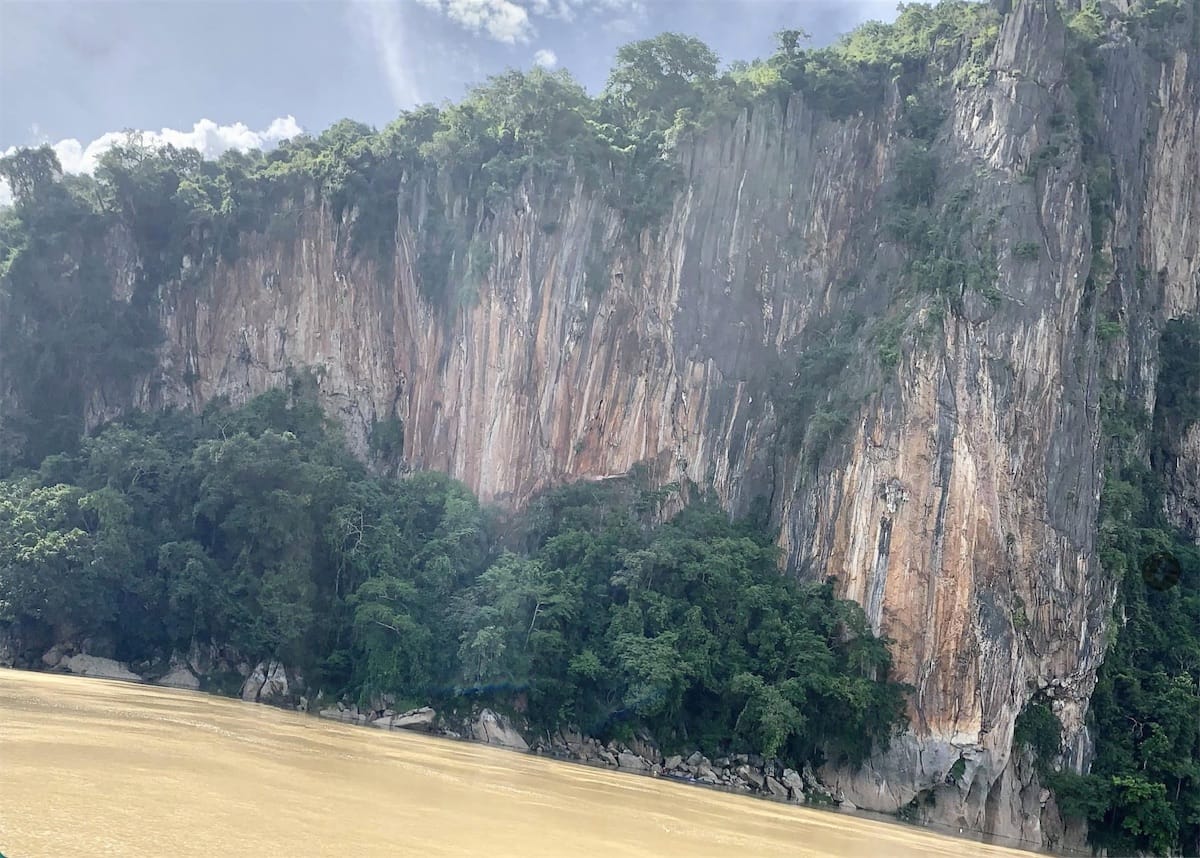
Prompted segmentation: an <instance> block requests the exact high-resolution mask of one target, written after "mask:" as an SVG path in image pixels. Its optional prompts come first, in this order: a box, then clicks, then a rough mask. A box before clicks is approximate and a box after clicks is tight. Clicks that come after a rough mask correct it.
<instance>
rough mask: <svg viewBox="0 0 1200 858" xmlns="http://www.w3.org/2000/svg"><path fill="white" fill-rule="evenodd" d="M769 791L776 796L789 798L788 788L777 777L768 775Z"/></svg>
mask: <svg viewBox="0 0 1200 858" xmlns="http://www.w3.org/2000/svg"><path fill="white" fill-rule="evenodd" d="M766 787H767V793H768V794H769V795H773V796H774V797H775V798H787V797H788V788H787V787H785V786H784V785H783V784H781V783H780V782H779V781H777V780H775V778H772V777H768V778H767V779H766Z"/></svg>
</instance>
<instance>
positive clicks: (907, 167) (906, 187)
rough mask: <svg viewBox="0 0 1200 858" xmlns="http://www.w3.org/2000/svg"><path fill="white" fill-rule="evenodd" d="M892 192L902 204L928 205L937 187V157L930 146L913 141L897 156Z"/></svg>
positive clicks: (911, 205)
mask: <svg viewBox="0 0 1200 858" xmlns="http://www.w3.org/2000/svg"><path fill="white" fill-rule="evenodd" d="M894 169H895V173H894V176H893V189H892V194H893V197H894V199H895V200H896V201H897V202H898V203H899V204H900V205H902V206H908V207H916V206H928V205H930V204H931V203H932V202H933V194H934V191H935V190H936V189H937V159H936V158H935V157H934V155H933V153H932V152H930V151H929V148H928V147H927V146H925V145H924V144H921V143H912V144H909V145H907V146H905V147H903V148H902V149H901V150H900V154H899V155H897V156H896V163H895V168H894Z"/></svg>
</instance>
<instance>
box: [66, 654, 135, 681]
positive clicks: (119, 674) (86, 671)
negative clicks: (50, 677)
mask: <svg viewBox="0 0 1200 858" xmlns="http://www.w3.org/2000/svg"><path fill="white" fill-rule="evenodd" d="M58 666H59V667H65V668H66V669H67V670H69V671H71V673H78V674H79V675H80V676H98V677H101V678H103V679H124V680H127V681H129V682H142V681H143V680H142V677H140V676H138V675H137V674H136V673H134V672H133V671H132V670H130V669H129V668H128V667H127V666H126V665H124V664H121V662H119V661H113V660H112V659H111V658H100V657H98V656H94V655H72V656H68V657H67V658H64V659H63V660H62V661H60V662H59V663H58Z"/></svg>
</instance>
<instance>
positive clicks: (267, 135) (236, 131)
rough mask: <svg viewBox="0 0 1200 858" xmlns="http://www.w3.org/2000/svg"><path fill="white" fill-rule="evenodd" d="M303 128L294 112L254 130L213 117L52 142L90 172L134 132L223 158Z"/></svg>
mask: <svg viewBox="0 0 1200 858" xmlns="http://www.w3.org/2000/svg"><path fill="white" fill-rule="evenodd" d="M303 132H304V129H303V128H301V127H300V125H299V123H297V122H296V118H295V117H294V116H290V115H289V116H281V117H279V118H278V119H275V120H272V122H271V124H270V125H268V126H267V127H266V128H265V129H263V130H262V131H254V130H252V129H251V128H249V127H248V126H247V125H246V124H245V123H242V122H235V123H233V124H232V125H218V124H217V123H215V122H213V121H212V120H211V119H201V120H200V121H199V122H197V123H196V124H195V125H193V126H192V129H191V130H190V131H180V130H177V129H174V128H163V129H161V130H159V131H142V132H129V131H110V132H109V133H107V134H102V135H101V136H99V137H97V138H96V139H95V140H93V141H91V142H90V143H88V144H86V145H85V144H84V143H82V142H80V141H79V140H76V139H74V138H67V139H66V140H59V141H58V142H57V143H53V144H51V148H53V149H54V153H55V154H56V155H58V160H59V163H61V164H62V168H63V172H65V173H87V174H89V175H90V174H91V173H92V172H93V171H94V170H95V169H96V162H97V161H98V160H99V159H100V156H101V155H103V154H104V153H105V152H107V151H108V150H109V149H111V148H112V147H113V146H116V145H118V144H119V143H124V142H125V141H127V140H128V139H129V135H130V133H139V134H141V137H142V141H143V142H144V143H147V144H149V145H152V146H166V145H168V144H169V145H171V146H175V147H177V148H180V149H196V150H198V151H199V152H200V154H201V155H203V156H204V157H205V158H219V157H221V155H223V154H224V153H226V152H228V151H229V150H230V149H237V150H238V151H239V152H245V151H247V150H249V149H273V148H274V147H276V146H278V145H279V144H280V143H281V142H282V141H284V140H287V139H288V138H290V137H295V136H297V135H298V134H302V133H303ZM16 150H17V147H16V146H11V147H9V148H8V149H7V150H5V152H4V154H5V155H11V154H12V153H13V152H15V151H16ZM11 203H12V193H11V191H10V189H9V187H8V185H7V183H6V182H4V181H3V180H0V205H10V204H11Z"/></svg>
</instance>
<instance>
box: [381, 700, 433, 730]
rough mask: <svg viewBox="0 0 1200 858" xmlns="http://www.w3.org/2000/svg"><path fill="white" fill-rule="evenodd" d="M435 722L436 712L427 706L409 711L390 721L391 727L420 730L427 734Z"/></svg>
mask: <svg viewBox="0 0 1200 858" xmlns="http://www.w3.org/2000/svg"><path fill="white" fill-rule="evenodd" d="M436 722H437V712H435V711H434V710H433V709H431V708H430V707H428V706H422V707H421V708H420V709H411V710H409V711H408V712H403V713H401V714H400V715H397V716H395V717H394V718H393V719H392V726H393V727H396V728H399V729H402V730H421V731H424V732H429V731H430V730H432V729H433V727H434V724H435V723H436Z"/></svg>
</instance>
